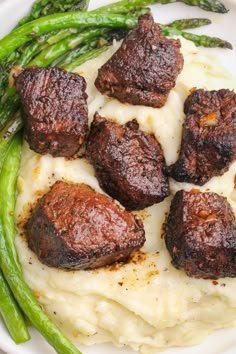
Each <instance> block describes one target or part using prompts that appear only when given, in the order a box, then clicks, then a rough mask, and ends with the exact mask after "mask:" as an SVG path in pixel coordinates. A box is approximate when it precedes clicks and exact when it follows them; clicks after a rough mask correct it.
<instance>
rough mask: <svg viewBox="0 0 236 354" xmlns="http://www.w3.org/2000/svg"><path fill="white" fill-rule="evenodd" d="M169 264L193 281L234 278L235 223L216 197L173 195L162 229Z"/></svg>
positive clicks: (223, 202)
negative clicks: (182, 271) (168, 255)
mask: <svg viewBox="0 0 236 354" xmlns="http://www.w3.org/2000/svg"><path fill="white" fill-rule="evenodd" d="M165 242H166V246H167V249H168V250H169V252H170V254H171V257H172V264H173V265H174V266H175V267H176V268H178V269H182V270H184V271H185V272H186V273H187V275H189V276H190V277H195V278H204V279H217V278H223V277H236V220H235V216H234V213H233V211H232V209H231V206H230V204H229V203H228V202H227V199H226V198H224V197H221V196H219V195H218V194H216V193H200V192H196V191H195V192H194V191H192V192H184V191H183V190H181V191H179V192H177V193H176V195H175V196H174V199H173V201H172V204H171V208H170V213H169V216H168V218H167V221H166V225H165Z"/></svg>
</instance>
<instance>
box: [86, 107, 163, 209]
mask: <svg viewBox="0 0 236 354" xmlns="http://www.w3.org/2000/svg"><path fill="white" fill-rule="evenodd" d="M87 157H88V159H89V160H90V162H91V163H92V165H93V166H94V168H95V171H96V177H97V179H98V181H99V184H100V186H101V188H103V189H104V190H105V192H106V193H107V194H109V195H110V196H112V197H113V198H115V199H117V200H119V202H120V203H121V204H123V205H124V206H125V207H126V208H127V209H129V210H139V209H144V208H146V207H148V206H150V205H152V204H154V203H159V202H161V201H162V200H163V199H164V198H165V197H167V196H168V194H169V187H168V179H167V177H166V176H165V175H164V173H163V170H164V169H165V159H164V156H163V152H162V148H161V146H160V144H159V143H158V142H157V140H156V139H155V137H154V136H153V135H151V134H146V133H144V132H143V131H141V130H139V125H138V123H137V121H136V120H133V121H132V122H128V123H126V124H124V125H118V124H117V123H115V122H112V121H108V120H106V119H105V118H103V117H100V116H99V115H98V114H96V115H95V117H94V121H93V123H92V125H91V131H90V135H89V138H88V141H87Z"/></svg>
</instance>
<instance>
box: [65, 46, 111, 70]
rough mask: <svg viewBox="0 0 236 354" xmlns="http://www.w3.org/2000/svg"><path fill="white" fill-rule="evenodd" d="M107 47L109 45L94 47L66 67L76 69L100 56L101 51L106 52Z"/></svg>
mask: <svg viewBox="0 0 236 354" xmlns="http://www.w3.org/2000/svg"><path fill="white" fill-rule="evenodd" d="M107 49H108V46H104V47H102V48H95V49H92V50H90V51H89V52H87V53H84V54H82V55H80V56H79V57H78V58H77V59H75V60H73V61H72V62H71V63H70V64H66V65H64V69H66V70H68V71H73V70H74V69H76V68H77V67H78V66H80V65H81V64H83V63H84V62H86V61H87V60H90V59H93V58H96V57H98V56H99V55H100V54H101V53H103V52H105V51H106V50H107Z"/></svg>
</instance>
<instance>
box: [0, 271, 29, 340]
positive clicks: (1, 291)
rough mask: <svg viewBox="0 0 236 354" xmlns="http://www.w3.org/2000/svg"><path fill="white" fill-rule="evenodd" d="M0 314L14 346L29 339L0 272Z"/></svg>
mask: <svg viewBox="0 0 236 354" xmlns="http://www.w3.org/2000/svg"><path fill="white" fill-rule="evenodd" d="M0 314H1V316H2V318H3V321H4V323H5V325H6V327H7V329H8V331H9V333H10V335H11V337H12V339H13V340H14V342H15V343H16V344H20V343H24V342H26V341H28V340H29V339H30V335H29V332H28V329H27V327H26V324H25V321H24V317H23V315H22V312H21V310H20V308H19V306H18V304H17V303H16V301H15V299H14V297H13V295H12V293H11V290H10V289H9V286H8V284H7V282H6V280H5V279H4V277H3V275H2V272H1V271H0Z"/></svg>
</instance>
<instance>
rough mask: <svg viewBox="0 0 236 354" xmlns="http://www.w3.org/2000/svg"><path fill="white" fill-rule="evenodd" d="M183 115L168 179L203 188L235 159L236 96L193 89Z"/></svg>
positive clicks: (224, 91)
mask: <svg viewBox="0 0 236 354" xmlns="http://www.w3.org/2000/svg"><path fill="white" fill-rule="evenodd" d="M184 112H185V114H186V121H185V125H184V129H183V139H182V146H181V151H180V156H179V159H178V160H177V162H176V163H175V164H174V165H172V166H170V176H171V177H173V178H174V179H175V180H177V181H179V182H189V183H195V184H198V185H203V184H204V183H206V182H207V181H208V180H209V179H211V178H212V177H213V176H220V175H222V174H223V173H224V172H225V171H227V170H228V168H229V165H230V163H231V162H232V161H234V160H235V158H236V94H235V93H234V92H232V91H229V90H224V89H222V90H219V91H204V90H196V91H194V92H193V93H192V94H191V95H190V96H189V97H188V98H187V100H186V102H185V105H184Z"/></svg>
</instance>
